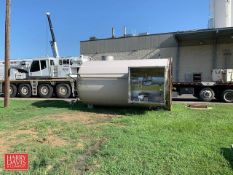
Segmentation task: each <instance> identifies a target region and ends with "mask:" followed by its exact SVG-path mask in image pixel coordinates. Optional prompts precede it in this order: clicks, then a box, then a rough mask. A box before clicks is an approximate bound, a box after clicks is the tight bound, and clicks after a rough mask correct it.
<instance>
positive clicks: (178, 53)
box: [175, 36, 180, 82]
mask: <svg viewBox="0 0 233 175" xmlns="http://www.w3.org/2000/svg"><path fill="white" fill-rule="evenodd" d="M175 40H176V43H177V47H176V66H175V67H176V72H175V75H176V78H175V81H176V82H179V76H180V73H179V72H180V70H179V69H180V40H179V39H178V38H177V37H176V36H175Z"/></svg>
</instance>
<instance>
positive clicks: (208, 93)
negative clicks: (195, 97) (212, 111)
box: [199, 88, 215, 102]
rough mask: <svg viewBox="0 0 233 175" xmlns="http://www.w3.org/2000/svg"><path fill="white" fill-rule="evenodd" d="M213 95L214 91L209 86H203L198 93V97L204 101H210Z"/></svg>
mask: <svg viewBox="0 0 233 175" xmlns="http://www.w3.org/2000/svg"><path fill="white" fill-rule="evenodd" d="M214 96H215V94H214V91H213V89H211V88H204V89H202V90H201V91H200V93H199V98H200V99H201V100H202V101H205V102H210V101H212V100H213V99H214Z"/></svg>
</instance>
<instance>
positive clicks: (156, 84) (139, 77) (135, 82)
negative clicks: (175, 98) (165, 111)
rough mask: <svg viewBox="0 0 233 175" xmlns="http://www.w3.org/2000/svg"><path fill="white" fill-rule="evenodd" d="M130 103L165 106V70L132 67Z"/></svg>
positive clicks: (130, 72)
mask: <svg viewBox="0 0 233 175" xmlns="http://www.w3.org/2000/svg"><path fill="white" fill-rule="evenodd" d="M129 103H138V104H142V103H144V104H164V103H165V68H164V67H153V68H149V67H130V68H129Z"/></svg>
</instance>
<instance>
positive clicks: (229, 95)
mask: <svg viewBox="0 0 233 175" xmlns="http://www.w3.org/2000/svg"><path fill="white" fill-rule="evenodd" d="M222 99H223V101H224V102H226V103H233V90H232V89H227V90H225V91H224V92H223V93H222Z"/></svg>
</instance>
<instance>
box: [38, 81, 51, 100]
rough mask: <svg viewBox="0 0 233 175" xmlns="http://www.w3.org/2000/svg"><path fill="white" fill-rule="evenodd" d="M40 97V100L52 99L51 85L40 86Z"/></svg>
mask: <svg viewBox="0 0 233 175" xmlns="http://www.w3.org/2000/svg"><path fill="white" fill-rule="evenodd" d="M38 95H39V97H40V98H51V97H52V96H53V87H52V86H51V85H49V84H40V85H39V86H38Z"/></svg>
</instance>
